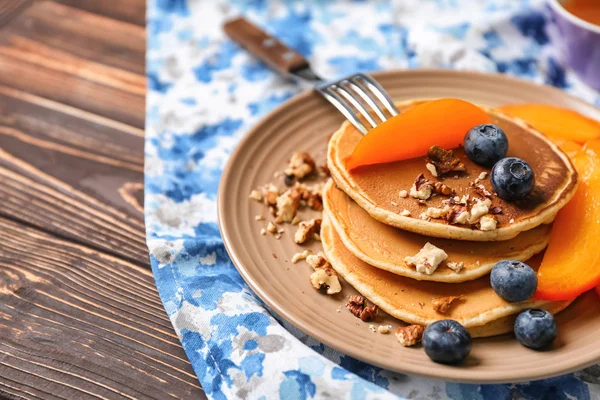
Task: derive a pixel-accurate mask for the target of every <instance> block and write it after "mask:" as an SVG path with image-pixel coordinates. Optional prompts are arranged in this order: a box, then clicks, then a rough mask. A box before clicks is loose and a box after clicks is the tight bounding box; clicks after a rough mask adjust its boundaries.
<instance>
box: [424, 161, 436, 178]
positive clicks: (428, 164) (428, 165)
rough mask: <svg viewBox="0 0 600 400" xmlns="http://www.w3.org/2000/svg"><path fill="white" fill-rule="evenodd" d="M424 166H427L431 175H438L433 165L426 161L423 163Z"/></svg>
mask: <svg viewBox="0 0 600 400" xmlns="http://www.w3.org/2000/svg"><path fill="white" fill-rule="evenodd" d="M425 168H427V170H428V171H429V172H430V173H431V175H433V176H435V177H436V178H437V177H438V173H437V169H436V168H435V165H433V164H432V163H430V162H428V163H427V164H425Z"/></svg>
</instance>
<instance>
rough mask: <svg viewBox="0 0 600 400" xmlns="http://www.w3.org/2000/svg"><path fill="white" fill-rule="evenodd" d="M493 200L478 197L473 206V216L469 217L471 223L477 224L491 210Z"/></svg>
mask: <svg viewBox="0 0 600 400" xmlns="http://www.w3.org/2000/svg"><path fill="white" fill-rule="evenodd" d="M491 205H492V201H491V200H490V199H484V200H481V199H476V200H475V204H473V206H472V207H471V216H470V217H469V223H471V224H476V223H477V222H478V221H479V219H480V218H481V217H483V216H484V215H486V214H487V213H488V211H489V210H490V206H491Z"/></svg>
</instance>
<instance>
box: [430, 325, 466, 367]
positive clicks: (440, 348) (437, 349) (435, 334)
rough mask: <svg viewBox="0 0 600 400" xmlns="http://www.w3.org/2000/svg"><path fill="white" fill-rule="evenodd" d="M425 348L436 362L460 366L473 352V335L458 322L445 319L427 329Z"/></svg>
mask: <svg viewBox="0 0 600 400" xmlns="http://www.w3.org/2000/svg"><path fill="white" fill-rule="evenodd" d="M423 348H424V349H425V353H426V354H427V355H428V356H429V358H431V359H432V360H433V361H435V362H439V363H442V364H458V363H459V362H461V361H462V360H464V359H465V358H466V357H467V356H468V355H469V353H470V352H471V335H470V334H469V332H468V331H467V330H466V329H465V327H464V326H462V325H461V324H459V323H458V322H456V321H454V320H451V319H443V320H441V321H436V322H434V323H432V324H431V325H429V326H428V327H427V328H425V331H424V332H423Z"/></svg>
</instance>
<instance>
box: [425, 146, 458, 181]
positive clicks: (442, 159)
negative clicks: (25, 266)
mask: <svg viewBox="0 0 600 400" xmlns="http://www.w3.org/2000/svg"><path fill="white" fill-rule="evenodd" d="M427 162H430V163H431V164H433V165H435V168H436V170H437V173H438V175H439V176H442V175H445V174H447V173H449V172H462V171H465V170H466V169H465V164H463V163H462V161H460V159H459V158H458V157H456V156H455V155H454V152H453V151H452V150H445V149H442V148H441V147H439V146H431V147H430V148H429V151H428V152H427Z"/></svg>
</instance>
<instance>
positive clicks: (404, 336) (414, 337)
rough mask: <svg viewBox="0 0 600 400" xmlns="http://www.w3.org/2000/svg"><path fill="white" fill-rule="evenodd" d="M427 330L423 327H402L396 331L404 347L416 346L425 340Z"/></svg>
mask: <svg viewBox="0 0 600 400" xmlns="http://www.w3.org/2000/svg"><path fill="white" fill-rule="evenodd" d="M423 331H425V328H424V327H422V326H421V325H408V326H400V327H398V329H396V339H398V342H400V344H401V345H402V346H404V347H410V346H414V345H415V344H417V343H419V342H420V341H421V339H422V338H423Z"/></svg>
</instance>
